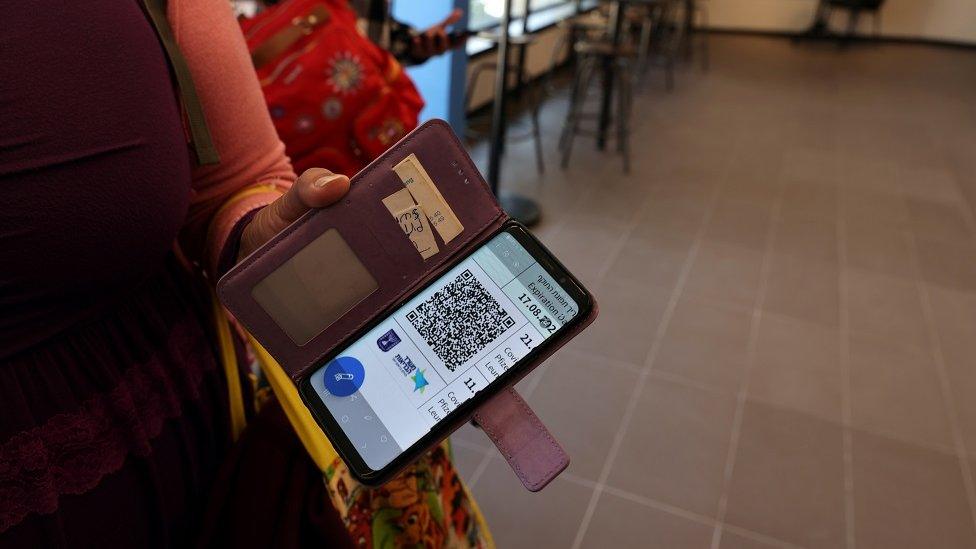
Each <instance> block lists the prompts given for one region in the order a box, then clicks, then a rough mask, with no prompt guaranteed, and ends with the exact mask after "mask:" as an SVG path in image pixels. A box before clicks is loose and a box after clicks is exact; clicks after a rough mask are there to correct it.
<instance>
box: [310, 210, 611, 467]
mask: <svg viewBox="0 0 976 549" xmlns="http://www.w3.org/2000/svg"><path fill="white" fill-rule="evenodd" d="M502 232H508V233H510V234H511V235H512V236H514V237H515V240H516V241H518V242H519V244H521V245H522V246H523V247H525V249H526V251H527V252H528V253H529V255H531V256H532V258H533V259H535V260H536V261H537V262H538V263H539V264H540V265H541V266H542V267H543V268H544V269H545V270H546V271H547V272H548V273H549V274H550V275H551V276H552V277H553V279H554V280H556V281H558V282H559V284H560V285H561V286H562V287H563V289H564V290H565V291H566V293H567V294H569V296H570V297H572V298H573V300H574V301H576V303H577V305H579V311H577V312H576V316H575V317H573V319H572V320H570V321H569V322H568V323H566V324H565V325H563V326H561V327H560V328H559V329H557V330H556V332H554V333H553V334H552V335H551V336H550V337H548V338H547V339H546V340H545V341H543V343H542V344H540V345H539V346H538V347H536V348H534V349H532V350H531V351H529V353H528V354H526V355H525V356H524V357H522V359H521V360H519V361H518V362H516V363H515V364H514V365H513V366H512V367H511V368H509V369H508V370H506V371H505V372H504V373H503V374H502V375H501V376H499V377H498V378H497V379H495V380H494V381H492V382H491V383H489V385H488V387H486V388H485V389H483V390H482V391H480V392H478V393H477V394H475V395H474V396H473V397H472V398H471V399H470V400H467V401H465V402H464V403H463V404H461V405H460V406H459V407H458V408H456V409H455V410H453V411H452V412H451V413H449V414H448V415H447V416H446V417H445V418H444V419H443V420H441V421H440V423H438V424H437V425H436V426H434V428H433V429H431V431H430V432H429V433H427V434H426V435H424V436H423V437H421V438H420V440H418V441H417V442H415V443H414V444H413V445H412V446H410V447H409V448H407V449H405V450H404V451H403V452H402V453H401V454H400V455H399V456H397V457H396V458H394V459H393V461H391V462H390V463H388V464H387V465H386V466H385V467H383V468H382V469H380V470H374V469H372V468H371V467H369V466H368V465H366V462H365V461H364V460H363V459H362V458H361V457H360V455H359V452H358V450H356V448H355V446H354V445H353V444H352V443H351V442H350V441H349V438H348V437H347V436H346V434H345V432H343V430H342V428H341V427H340V426H339V423H338V421H337V420H336V419H335V418H334V417H333V416H332V413H331V412H329V410H328V408H327V407H326V406H325V403H323V402H322V400H321V399H320V398H319V396H318V394H317V393H316V392H315V389H314V388H313V387H312V381H311V378H312V374H314V373H315V372H317V371H318V370H320V369H321V368H322V367H324V365H326V364H328V363H329V361H331V360H332V359H333V358H335V357H336V356H338V355H339V352H340V351H341V350H342V349H345V348H346V347H347V346H348V344H347V342H352V341H356V340H358V339H359V338H361V337H363V336H364V335H365V334H367V333H368V332H369V331H370V330H372V329H373V328H374V327H376V325H378V324H379V323H380V322H382V321H383V320H385V319H386V318H387V317H388V316H389V315H390V313H392V312H393V311H395V310H396V309H397V308H398V307H400V306H401V305H403V304H404V303H406V302H407V301H409V300H410V299H411V298H413V296H415V295H417V294H418V293H420V292H422V291H423V290H424V289H426V288H427V287H429V286H430V285H431V284H434V283H435V282H437V281H438V280H440V278H441V276H442V275H443V273H445V272H447V271H448V270H450V269H451V268H452V267H454V265H457V264H458V263H459V262H461V261H463V260H464V259H466V258H468V257H470V256H471V254H473V253H474V252H475V251H477V249H480V248H481V246H483V245H484V244H487V242H488V241H489V240H491V239H492V238H494V237H495V236H496V235H498V234H501V233H502ZM481 246H478V248H477V249H475V250H472V252H471V253H469V254H466V255H464V256H461V257H459V258H457V259H455V260H454V261H451V262H450V264H449V265H446V266H445V267H444V270H443V271H442V272H441V273H440V274H439V275H438V276H437V277H436V278H434V279H433V280H431V281H430V282H428V283H427V284H425V285H423V286H422V287H420V288H418V289H417V290H415V291H414V292H411V293H410V295H408V296H406V297H404V298H403V299H401V300H399V301H398V302H397V303H395V304H393V305H391V306H390V307H387V308H386V309H385V310H384V311H383V312H382V313H381V314H379V315H377V317H376V318H375V319H374V320H372V321H370V322H369V323H368V324H367V325H366V326H364V327H363V328H362V329H360V330H358V331H357V332H356V333H354V334H352V335H351V336H349V337H348V338H347V339H346V340H345V341H343V342H342V343H341V344H340V345H337V346H336V349H337V350H336V351H335V352H333V353H329V355H327V356H326V357H325V358H324V359H323V360H321V361H320V362H319V365H318V367H316V368H315V369H314V370H311V371H310V373H309V374H308V375H306V376H304V377H303V378H302V379H301V380H300V381H299V383H298V392H299V394H300V395H301V397H302V401H303V402H304V403H305V406H306V407H307V408H308V409H309V411H310V412H311V414H312V417H313V418H314V419H315V421H316V423H318V425H319V427H321V429H322V431H323V432H324V433H325V435H326V437H327V438H328V439H329V441H330V442H331V443H332V445H333V447H334V448H335V450H336V452H337V453H338V454H339V456H340V457H342V459H343V461H345V462H346V464H347V465H348V467H349V471H350V473H352V476H353V477H354V478H356V480H358V481H359V482H361V483H363V484H365V485H367V486H378V485H380V484H383V483H384V482H386V481H387V480H389V479H390V478H391V477H392V476H393V475H395V474H396V473H398V472H399V471H400V470H401V469H402V468H403V467H405V466H407V465H408V464H410V463H411V462H413V460H415V459H416V458H417V457H419V456H420V455H421V454H422V453H423V452H424V451H425V450H427V449H428V448H429V447H431V446H432V445H434V444H435V443H437V442H438V441H440V440H441V439H443V438H444V437H445V436H446V435H447V434H449V432H453V430H454V429H455V428H456V426H455V423H457V422H456V421H455V420H456V419H457V418H462V417H468V416H469V415H470V414H471V413H473V412H474V410H476V409H477V408H478V407H479V406H481V405H482V404H484V403H485V402H486V401H487V400H488V399H489V398H491V397H492V396H494V395H496V394H498V392H499V391H501V390H504V389H505V388H506V387H508V386H509V385H510V384H511V382H513V380H517V379H518V378H520V377H521V375H522V374H523V373H524V372H523V370H524V369H525V368H526V365H527V364H531V363H532V361H533V360H535V359H536V358H537V357H538V356H540V355H542V354H544V353H545V352H546V350H547V349H548V348H549V347H550V346H552V345H553V344H555V342H556V341H557V340H558V335H559V334H560V333H563V332H566V331H567V330H570V329H572V328H573V327H574V326H575V325H576V324H578V323H580V322H583V320H584V319H586V318H587V317H588V316H589V315H590V313H591V312H592V310H593V298H592V296H591V294H590V292H589V291H587V289H586V288H585V287H583V285H582V284H581V283H580V281H579V280H578V279H577V278H576V277H575V276H573V274H572V273H570V272H569V270H567V269H566V267H565V266H564V265H563V264H562V263H560V262H559V260H558V259H556V257H555V256H553V255H552V252H550V251H549V250H548V249H546V247H545V246H544V245H543V244H542V243H541V242H539V240H538V239H536V238H535V236H533V235H532V234H531V233H530V232H529V230H528V229H527V228H526V227H525V226H524V225H522V224H521V223H519V222H517V221H514V220H509V221H507V222H505V223H504V224H503V225H502V226H501V227H499V229H498V230H497V231H495V232H494V233H492V234H491V236H489V237H488V238H486V239H485V240H484V242H483V243H482V245H481ZM445 431H447V432H445Z"/></svg>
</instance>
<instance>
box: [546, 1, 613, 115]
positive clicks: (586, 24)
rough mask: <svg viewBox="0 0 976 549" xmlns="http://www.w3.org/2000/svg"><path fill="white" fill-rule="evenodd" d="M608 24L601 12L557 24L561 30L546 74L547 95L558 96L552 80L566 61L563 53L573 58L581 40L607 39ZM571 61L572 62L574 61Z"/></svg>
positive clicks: (556, 87) (553, 47) (564, 20)
mask: <svg viewBox="0 0 976 549" xmlns="http://www.w3.org/2000/svg"><path fill="white" fill-rule="evenodd" d="M607 24H608V22H607V18H606V16H605V15H602V14H601V13H600V12H599V11H596V12H594V14H593V15H587V16H585V17H576V18H573V19H563V20H562V21H560V22H558V23H556V28H558V29H559V37H558V38H556V41H555V43H554V44H553V46H552V54H551V55H550V57H549V71H548V72H546V86H545V90H546V94H547V95H550V96H552V95H556V92H557V89H558V86H556V85H554V84H553V81H552V79H553V76H554V75H555V74H556V69H558V68H559V64H560V63H561V62H563V61H565V60H566V59H564V58H563V57H562V55H563V52H564V51H566V57H567V58H571V57H572V56H573V52H574V48H575V47H576V43H577V42H579V41H580V40H602V39H605V38H606V33H607ZM567 50H568V51H567ZM569 60H570V61H571V60H572V59H569Z"/></svg>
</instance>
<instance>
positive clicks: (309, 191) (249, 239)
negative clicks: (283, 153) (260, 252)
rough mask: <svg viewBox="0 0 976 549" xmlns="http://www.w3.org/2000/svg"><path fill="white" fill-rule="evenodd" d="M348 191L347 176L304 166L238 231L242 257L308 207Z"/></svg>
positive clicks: (326, 202) (320, 205)
mask: <svg viewBox="0 0 976 549" xmlns="http://www.w3.org/2000/svg"><path fill="white" fill-rule="evenodd" d="M347 191H349V178H348V177H346V176H344V175H339V174H335V173H332V172H330V171H329V170H326V169H323V168H310V169H308V170H305V173H303V174H302V175H301V176H300V177H299V178H298V179H297V180H296V181H295V183H294V184H293V185H292V186H291V188H290V189H288V191H287V192H286V193H285V194H283V195H282V196H281V197H279V198H278V199H277V200H275V201H274V202H272V203H271V204H268V205H267V206H265V207H264V208H262V209H261V210H260V211H258V213H257V214H256V215H255V216H254V219H252V220H251V222H250V223H249V224H248V226H247V227H246V228H245V229H244V232H243V234H241V245H240V252H239V254H238V256H239V257H244V256H246V255H248V254H249V253H251V252H252V251H254V250H255V249H256V248H257V247H258V246H260V245H262V244H264V243H265V242H267V241H268V240H270V239H271V237H273V236H274V235H276V234H278V233H279V232H281V231H282V230H283V229H284V228H285V227H287V226H288V225H290V224H291V223H292V222H293V221H295V220H296V219H298V218H299V217H301V216H302V214H304V213H305V212H307V211H308V210H310V209H312V208H324V207H326V206H329V205H331V204H334V203H336V202H338V201H339V200H341V199H342V197H343V196H345V194H346V192H347Z"/></svg>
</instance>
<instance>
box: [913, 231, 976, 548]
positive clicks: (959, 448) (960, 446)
mask: <svg viewBox="0 0 976 549" xmlns="http://www.w3.org/2000/svg"><path fill="white" fill-rule="evenodd" d="M904 236H905V239H906V241H907V243H908V250H909V254H910V256H911V258H912V265H913V266H914V268H915V287H916V289H917V291H918V297H919V301H920V302H921V306H922V316H923V317H924V318H923V320H924V321H925V328H926V331H927V332H928V334H927V335H928V338H929V340H930V341H929V345H930V348H931V349H930V350H931V355H932V359H933V362H934V363H935V370H936V377H937V378H938V380H939V390H940V391H941V393H942V402H943V406H944V407H945V412H946V416H947V418H948V420H949V427H950V428H951V429H952V438H953V442H954V443H955V446H956V455H957V458H958V459H959V467H960V469H961V473H962V481H963V486H964V487H965V490H966V500H967V501H968V502H969V514H970V517H971V519H972V526H973V528H974V530H976V485H974V480H973V471H972V468H970V465H969V452H968V451H967V450H966V442H965V439H964V438H963V435H962V428H961V426H960V420H959V414H958V411H957V407H956V404H955V398H954V396H953V393H952V383H951V381H950V380H949V374H948V371H947V369H946V363H945V354H944V353H943V351H942V339H941V338H940V337H939V330H938V327H937V326H936V324H935V312H934V311H933V309H932V300H931V297H930V296H929V292H928V286H927V285H926V283H925V282H924V281H923V280H922V279H921V275H920V272H919V271H920V270H921V269H920V267H919V260H918V245H917V243H916V242H915V235H914V234H913V233H912V232H911V231H908V230H906V231H904Z"/></svg>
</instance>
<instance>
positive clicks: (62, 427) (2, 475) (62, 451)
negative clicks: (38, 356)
mask: <svg viewBox="0 0 976 549" xmlns="http://www.w3.org/2000/svg"><path fill="white" fill-rule="evenodd" d="M172 335H176V334H172ZM181 339H182V340H184V343H185V339H186V338H179V337H171V338H170V342H169V344H168V345H167V347H168V349H165V350H163V349H161V350H160V352H159V353H157V354H156V355H154V356H153V357H152V358H150V359H149V360H148V361H147V362H145V363H143V364H138V365H133V366H132V367H130V368H128V369H127V370H126V371H125V372H124V373H123V375H122V377H121V379H120V380H119V383H118V385H117V386H116V387H115V388H114V389H112V390H111V391H109V392H107V393H102V394H99V395H96V396H94V397H92V398H90V399H88V400H87V401H85V402H84V403H83V404H82V405H81V406H80V407H79V408H78V409H76V410H74V411H72V412H69V413H63V414H58V415H56V416H53V417H51V418H50V419H49V420H48V421H46V422H44V423H43V424H42V425H38V426H37V427H34V428H32V429H29V430H26V431H22V432H20V433H18V434H16V435H14V436H13V437H11V438H10V439H8V440H7V441H6V442H4V443H3V444H2V445H0V532H4V531H6V530H7V529H8V528H10V527H11V526H14V525H16V524H17V523H19V522H20V521H22V520H23V519H24V518H25V517H27V516H28V515H29V514H31V513H39V514H48V513H53V512H54V511H56V510H57V508H58V500H59V498H60V497H61V496H62V495H70V494H82V493H84V492H87V491H88V490H91V489H92V488H94V487H95V486H96V485H97V484H98V483H99V482H100V481H101V480H102V478H104V477H105V476H107V475H109V474H111V473H113V472H115V471H118V470H119V469H120V468H121V467H122V465H123V464H124V462H125V460H126V458H127V457H128V456H129V454H133V455H136V456H140V457H145V456H147V455H149V453H150V452H151V450H152V447H151V444H150V443H151V441H152V439H153V438H154V437H156V436H157V435H159V433H160V432H161V431H162V429H163V424H164V423H165V421H166V420H167V419H170V418H173V417H177V416H179V415H180V414H181V401H182V400H184V399H185V400H194V401H195V400H199V398H200V383H201V381H202V379H203V374H204V371H203V370H202V369H200V368H184V367H183V365H185V364H192V363H194V361H195V360H199V357H194V358H191V357H188V356H186V354H187V349H186V347H185V346H181V345H180V344H179V342H180V340H181ZM181 347H182V348H181ZM203 348H204V349H209V348H208V347H207V346H203ZM194 352H197V351H196V350H194ZM174 363H175V364H174ZM175 370H181V371H180V372H176V371H175ZM174 374H176V375H174Z"/></svg>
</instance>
